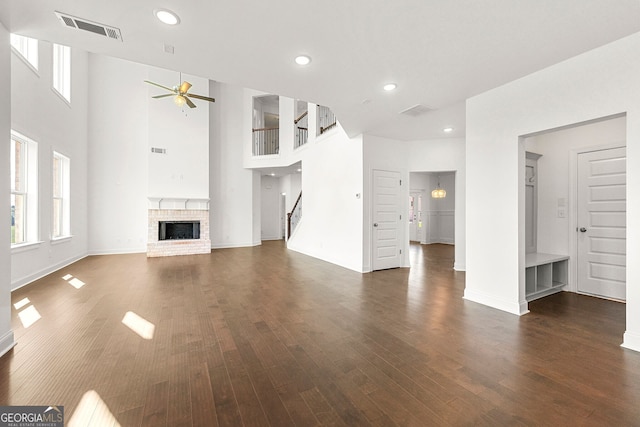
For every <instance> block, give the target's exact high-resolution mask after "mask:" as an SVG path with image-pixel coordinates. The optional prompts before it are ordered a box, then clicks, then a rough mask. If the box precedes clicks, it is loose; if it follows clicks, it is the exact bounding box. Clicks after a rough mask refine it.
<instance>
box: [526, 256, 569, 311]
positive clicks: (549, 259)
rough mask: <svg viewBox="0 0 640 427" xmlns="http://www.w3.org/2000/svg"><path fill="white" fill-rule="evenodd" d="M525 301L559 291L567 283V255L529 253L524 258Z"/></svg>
mask: <svg viewBox="0 0 640 427" xmlns="http://www.w3.org/2000/svg"><path fill="white" fill-rule="evenodd" d="M525 276H526V279H525V283H526V285H525V286H526V298H527V301H533V300H535V299H538V298H542V297H546V296H547V295H551V294H554V293H556V292H560V291H561V290H562V288H563V287H564V286H565V285H567V283H569V257H568V256H567V255H554V254H544V253H539V252H535V253H529V254H527V255H526V258H525Z"/></svg>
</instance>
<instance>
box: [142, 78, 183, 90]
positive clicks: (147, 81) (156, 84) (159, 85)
mask: <svg viewBox="0 0 640 427" xmlns="http://www.w3.org/2000/svg"><path fill="white" fill-rule="evenodd" d="M144 82H145V83H149V84H150V85H154V86H158V87H161V88H162V89H166V90H169V91H171V92H173V93H175V92H176V90H175V89H172V88H170V87H166V86H162V85H161V84H158V83H154V82H150V81H149V80H145V81H144Z"/></svg>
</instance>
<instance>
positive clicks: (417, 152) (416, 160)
mask: <svg viewBox="0 0 640 427" xmlns="http://www.w3.org/2000/svg"><path fill="white" fill-rule="evenodd" d="M407 156H408V168H409V171H411V172H429V171H430V172H443V171H455V191H454V195H453V197H452V198H451V199H449V200H451V202H452V203H453V204H454V206H455V218H454V230H455V238H454V244H455V263H454V269H456V270H465V269H466V261H465V260H466V228H465V212H466V207H465V206H466V200H465V198H466V178H465V176H466V164H465V140H464V139H463V138H443V139H433V140H426V141H411V142H409V143H408V147H407ZM426 196H429V194H427V195H426ZM447 198H449V195H448V194H447ZM447 203H449V202H447Z"/></svg>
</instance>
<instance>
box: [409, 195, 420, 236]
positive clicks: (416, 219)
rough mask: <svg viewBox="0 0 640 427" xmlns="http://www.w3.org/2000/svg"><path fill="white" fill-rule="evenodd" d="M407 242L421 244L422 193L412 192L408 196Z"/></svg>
mask: <svg viewBox="0 0 640 427" xmlns="http://www.w3.org/2000/svg"><path fill="white" fill-rule="evenodd" d="M408 219H409V240H410V241H412V242H422V193H420V192H412V193H411V195H410V196H409V218H408Z"/></svg>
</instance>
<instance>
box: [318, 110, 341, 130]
mask: <svg viewBox="0 0 640 427" xmlns="http://www.w3.org/2000/svg"><path fill="white" fill-rule="evenodd" d="M336 124H337V121H336V116H335V114H333V111H331V109H330V108H329V107H325V106H324V105H318V135H322V134H323V133H325V132H326V131H328V130H329V129H332V128H333V127H335V126H336Z"/></svg>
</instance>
